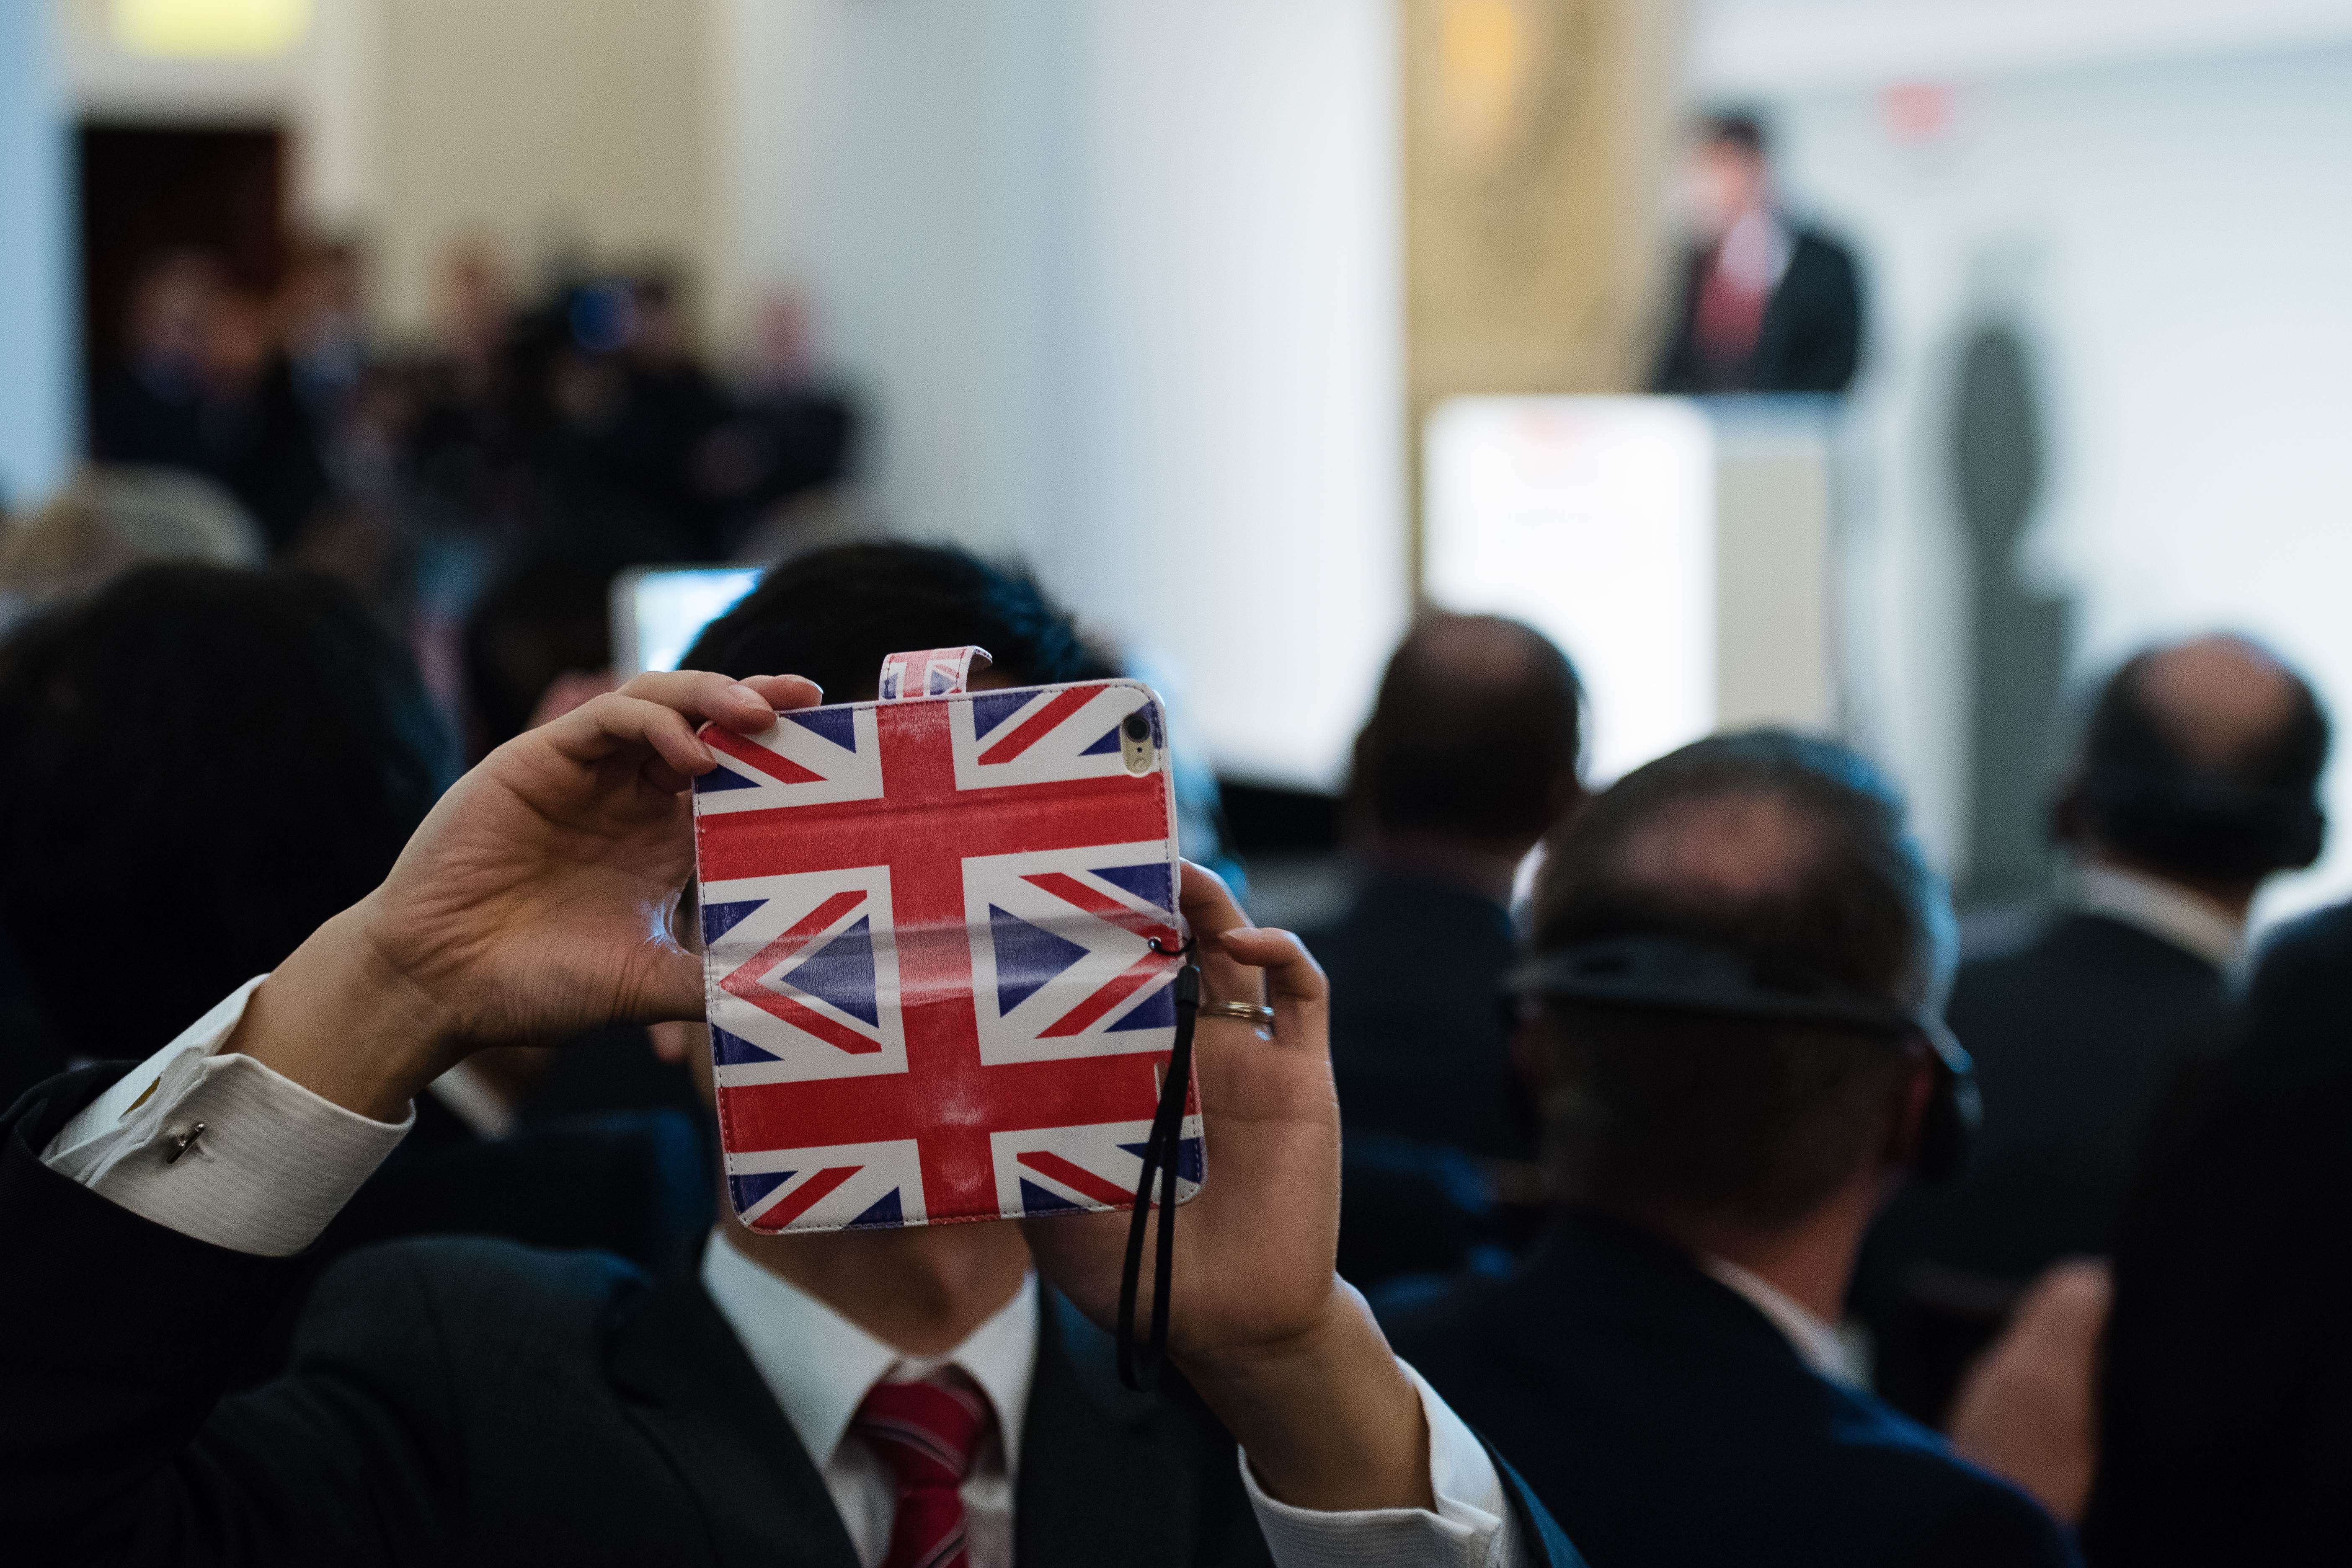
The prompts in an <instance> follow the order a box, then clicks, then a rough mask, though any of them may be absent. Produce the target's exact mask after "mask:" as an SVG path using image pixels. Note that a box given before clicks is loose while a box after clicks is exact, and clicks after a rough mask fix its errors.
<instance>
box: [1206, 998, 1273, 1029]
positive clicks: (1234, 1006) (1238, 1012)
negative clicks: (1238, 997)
mask: <svg viewBox="0 0 2352 1568" xmlns="http://www.w3.org/2000/svg"><path fill="white" fill-rule="evenodd" d="M1200 1016H1202V1017H1203V1018H1239V1019H1240V1020H1241V1021H1242V1022H1243V1023H1244V1024H1255V1025H1256V1026H1258V1027H1259V1028H1261V1029H1271V1028H1273V1027H1274V1009H1273V1008H1271V1007H1262V1006H1260V1005H1257V1004H1256V1003H1255V1002H1203V1003H1202V1004H1201V1013H1200Z"/></svg>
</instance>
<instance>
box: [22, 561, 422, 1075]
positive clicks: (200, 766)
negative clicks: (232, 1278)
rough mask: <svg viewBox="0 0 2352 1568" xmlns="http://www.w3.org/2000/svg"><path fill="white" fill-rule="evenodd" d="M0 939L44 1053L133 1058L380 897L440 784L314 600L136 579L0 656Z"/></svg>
mask: <svg viewBox="0 0 2352 1568" xmlns="http://www.w3.org/2000/svg"><path fill="white" fill-rule="evenodd" d="M0 755H5V757H6V758H7V759H8V765H7V766H6V767H5V769H0V921H5V924H6V927H7V930H8V934H9V936H10V938H11V939H12V940H13V941H14V942H15V943H16V948H17V951H18V952H19V953H21V954H22V956H23V958H24V960H25V969H26V973H27V976H28V978H29V979H30V981H31V983H32V985H33V987H34V989H35V991H36V992H37V994H38V996H39V999H40V1002H41V1005H42V1009H43V1011H44V1012H45V1013H46V1014H47V1016H48V1017H49V1020H50V1023H51V1026H52V1028H53V1029H54V1031H55V1032H56V1034H57V1035H58V1037H60V1039H61V1040H62V1041H63V1043H64V1044H65V1046H66V1047H67V1048H68V1049H70V1050H75V1051H79V1052H81V1053H83V1054H87V1055H93V1056H116V1057H120V1056H138V1055H141V1054H143V1053H145V1052H148V1051H152V1050H154V1049H155V1048H156V1047H160V1046H162V1045H163V1044H165V1043H166V1042H168V1041H169V1040H170V1039H171V1037H173V1035H174V1034H176V1033H177V1032H178V1031H179V1030H180V1029H181V1028H183V1027H184V1026H186V1025H187V1024H189V1023H190V1022H192V1021H193V1020H194V1019H195V1018H197V1017H198V1016H201V1015H202V1014H203V1013H204V1012H205V1010H206V1009H207V1008H209V1007H210V1006H211V1005H213V1004H214V1003H215V1002H217V1001H219V1000H220V999H221V998H222V997H223V996H225V995H226V994H228V993H229V992H230V991H232V990H234V989H235V988H236V986H237V985H238V984H241V983H243V982H244V981H246V980H248V979H250V978H252V977H253V976H254V975H256V974H258V973H262V972H263V971H265V970H268V969H271V968H274V967H275V966H276V965H277V964H278V963H279V962H280V961H281V960H283V959H284V958H285V957H286V955H287V954H288V953H289V952H292V951H293V950H294V949H295V947H296V946H298V945H299V943H300V942H301V941H302V940H303V938H305V937H307V936H308V935H310V932H311V931H312V930H313V929H314V928H316V927H317V926H318V925H319V924H320V922H321V921H325V920H326V919H327V918H328V917H329V916H331V915H332V914H334V913H336V912H337V911H338V910H342V909H344V908H345V907H347V906H349V905H351V904H352V903H354V902H356V901H357V900H359V899H361V898H362V897H363V896H365V895H366V894H367V892H368V891H369V890H370V889H373V887H374V886H375V885H376V883H378V882H379V881H381V880H382V879H383V875H384V873H385V872H386V871H388V870H389V869H391V868H392V862H393V860H394V857H396V856H397V855H398V854H399V853H400V848H401V846H402V845H404V843H406V842H407V840H408V836H409V835H410V834H411V833H412V832H413V831H415V827H416V825H417V824H418V823H419V822H421V821H422V820H423V819H424V816H425V812H426V811H428V810H430V809H431V807H432V805H433V802H434V800H435V799H436V797H437V796H438V795H439V794H440V791H441V788H442V786H443V785H444V784H446V782H447V780H448V777H449V776H450V773H451V772H452V771H453V762H454V759H453V756H452V753H451V748H450V746H449V744H448V741H447V738H446V734H445V733H444V732H443V730H442V727H441V724H440V721H439V718H438V716H437V714H436V712H435V711H434V709H433V706H432V704H431V702H430V700H428V699H427V698H426V696H425V688H424V684H423V682H422V681H421V680H420V679H418V676H417V673H416V668H415V664H414V663H413V662H412V661H411V660H410V658H409V657H408V655H407V653H406V651H405V650H404V649H403V648H402V647H401V646H400V645H399V644H398V643H397V642H396V641H394V639H393V638H392V637H390V636H389V635H388V634H386V633H385V632H384V631H383V629H382V628H381V627H379V626H377V625H376V624H375V622H374V621H373V618H371V617H370V616H369V615H368V613H367V611H366V610H365V608H364V607H362V605H361V604H360V603H359V601H358V600H357V599H356V598H354V597H353V596H352V594H351V593H350V592H349V591H348V590H347V589H344V588H342V587H341V586H340V585H339V584H334V583H331V582H329V581H327V580H326V579H323V578H315V577H303V576H298V575H293V574H284V573H275V572H272V573H262V572H245V571H236V570H232V569H226V568H222V567H214V566H185V565H173V566H150V567H143V568H141V569H139V570H137V571H134V572H131V573H130V574H127V575H125V576H123V577H122V578H121V579H119V580H118V581H117V582H115V583H114V584H112V585H111V586H110V587H108V588H106V589H105V590H104V591H103V592H101V593H100V594H99V595H97V596H96V597H95V598H93V599H90V600H89V601H87V602H85V603H82V604H79V605H74V606H72V607H69V608H64V609H59V610H56V611H52V612H50V613H49V614H47V615H46V616H42V617H40V618H38V619H37V620H34V621H31V622H28V623H26V625H25V626H22V627H20V628H18V630H17V631H16V633H15V634H14V635H13V636H12V637H10V638H9V640H8V642H7V644H6V645H5V647H0Z"/></svg>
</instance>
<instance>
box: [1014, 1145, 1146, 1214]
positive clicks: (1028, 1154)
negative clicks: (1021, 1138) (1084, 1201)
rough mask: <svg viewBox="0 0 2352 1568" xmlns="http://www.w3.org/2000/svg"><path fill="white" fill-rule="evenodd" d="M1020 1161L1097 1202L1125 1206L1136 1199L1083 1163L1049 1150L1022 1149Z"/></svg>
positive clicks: (1118, 1206)
mask: <svg viewBox="0 0 2352 1568" xmlns="http://www.w3.org/2000/svg"><path fill="white" fill-rule="evenodd" d="M1021 1163H1023V1164H1024V1165H1026V1166H1028V1167H1029V1168H1030V1169H1031V1170H1033V1171H1035V1172H1036V1173H1039V1174H1040V1175H1045V1176H1051V1177H1053V1178H1054V1180H1055V1181H1057V1182H1059V1183H1061V1184H1062V1185H1064V1186H1066V1187H1067V1188H1069V1189H1070V1190H1071V1191H1072V1192H1074V1193H1084V1194H1086V1195H1087V1196H1088V1197H1090V1198H1092V1199H1094V1201H1095V1202H1097V1203H1098V1204H1108V1205H1111V1206H1112V1207H1113V1208H1126V1207H1127V1206H1128V1205H1130V1204H1132V1203H1134V1202H1135V1194H1133V1193H1124V1192H1121V1191H1119V1190H1118V1188H1117V1187H1115V1186H1113V1185H1111V1184H1109V1183H1108V1182H1106V1181H1104V1180H1103V1179H1102V1178H1101V1177H1100V1176H1097V1175H1096V1174H1095V1173H1093V1172H1092V1171H1089V1170H1087V1168H1086V1167H1085V1166H1084V1165H1076V1164H1073V1163H1070V1162H1069V1161H1067V1160H1065V1159H1063V1158H1062V1157H1061V1156H1060V1155H1059V1154H1056V1153H1055V1152H1053V1151H1052V1150H1050V1149H1029V1150H1024V1152H1022V1155H1021Z"/></svg>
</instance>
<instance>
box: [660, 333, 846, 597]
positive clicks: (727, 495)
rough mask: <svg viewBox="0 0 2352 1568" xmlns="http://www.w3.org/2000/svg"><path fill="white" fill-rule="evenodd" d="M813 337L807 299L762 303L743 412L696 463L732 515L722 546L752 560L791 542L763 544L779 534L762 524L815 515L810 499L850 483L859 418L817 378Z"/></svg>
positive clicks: (741, 393) (740, 390)
mask: <svg viewBox="0 0 2352 1568" xmlns="http://www.w3.org/2000/svg"><path fill="white" fill-rule="evenodd" d="M809 336H810V334H809V321H808V306H807V303H806V302H805V301H804V300H802V299H801V298H800V297H799V296H798V295H796V294H790V293H778V294H776V295H774V296H772V297H771V298H770V299H768V300H765V301H763V302H762V303H761V307H760V311H759V319H758V322H757V324H756V326H755V328H754V330H753V333H752V348H753V357H752V360H751V365H750V366H749V368H748V370H747V371H746V373H745V374H744V375H743V378H742V380H741V381H740V384H738V386H737V388H736V398H737V403H738V412H737V413H736V414H735V415H734V416H733V417H731V418H730V420H729V421H728V422H727V423H726V424H725V425H724V426H721V427H720V428H719V430H718V431H716V432H714V433H713V435H712V436H711V437H710V438H709V440H707V441H706V442H705V443H704V444H703V446H702V447H700V448H699V449H698V451H697V453H696V454H695V464H696V468H697V471H698V476H699V479H700V481H701V483H702V485H703V488H704V489H705V490H706V491H707V492H708V493H709V494H710V495H712V496H714V497H717V498H719V500H721V501H722V503H723V504H724V505H725V506H726V508H727V510H728V518H727V521H726V522H725V523H724V525H723V526H724V529H725V537H724V539H723V541H722V542H723V543H724V544H725V545H726V547H727V548H728V549H729V550H730V551H732V552H744V551H746V550H747V549H748V550H749V551H750V552H751V558H760V557H761V555H763V554H765V553H767V552H770V551H772V549H773V547H774V545H775V544H777V543H782V542H783V541H770V540H766V539H763V538H760V537H757V535H761V534H765V533H767V532H769V531H770V530H769V529H767V528H765V527H763V526H762V524H763V523H765V522H767V521H769V520H770V519H771V518H772V517H773V516H774V515H775V514H776V513H777V511H778V510H779V509H790V510H794V511H804V510H807V509H806V501H807V500H808V498H811V497H814V496H815V495H817V494H820V493H821V492H823V491H824V490H826V489H829V488H831V487H833V486H835V485H838V484H839V483H840V482H841V481H842V479H845V478H846V477H847V475H848V473H849V467H850V462H851V460H852V458H853V457H854V455H855V447H856V437H857V419H856V409H855V407H854V406H853V405H852V404H851V403H850V401H849V399H848V397H847V396H846V395H845V394H844V393H843V392H841V390H840V389H839V388H837V387H835V386H833V385H831V384H828V383H827V382H826V381H825V380H824V378H823V377H822V376H821V375H820V374H818V371H817V369H816V365H815V359H814V353H812V351H811V348H810V343H809Z"/></svg>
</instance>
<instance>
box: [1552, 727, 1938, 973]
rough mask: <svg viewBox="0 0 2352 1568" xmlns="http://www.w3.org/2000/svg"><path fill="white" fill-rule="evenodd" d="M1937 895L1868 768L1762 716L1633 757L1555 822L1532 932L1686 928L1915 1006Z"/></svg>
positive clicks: (1756, 957)
mask: <svg viewBox="0 0 2352 1568" xmlns="http://www.w3.org/2000/svg"><path fill="white" fill-rule="evenodd" d="M1943 899H1944V895H1943V889H1942V884H1941V883H1940V882H1939V881H1938V880H1937V878H1936V877H1935V875H1934V874H1933V873H1932V872H1930V871H1929V870H1928V869H1927V863H1926V860H1925V859H1924V858H1923V857H1922V856H1921V855H1920V852H1919V849H1918V846H1917V845H1916V843H1915V842H1914V841H1913V840H1912V838H1911V837H1910V834H1909V832H1908V830H1907V828H1906V825H1905V820H1904V812H1903V804H1902V801H1901V799H1900V797H1899V796H1897V795H1895V791H1894V789H1893V787H1892V786H1890V785H1889V784H1887V783H1886V782H1885V779H1884V778H1882V777H1881V776H1880V774H1879V773H1878V772H1877V770H1876V769H1874V768H1873V767H1872V766H1871V765H1870V763H1867V762H1865V761H1864V759H1863V758H1861V757H1860V756H1858V755H1856V754H1855V753H1853V752H1849V751H1847V750H1845V749H1844V748H1843V747H1842V746H1835V745H1832V744H1830V743H1828V742H1822V741H1815V740H1811V739H1807V738H1805V737H1802V736H1799V735H1793V734H1789V733H1787V732H1785V731H1770V730H1759V731H1749V732H1747V733H1744V734H1736V735H1717V736H1713V737H1710V738H1709V739H1707V740H1705V741H1699V742H1694V743H1692V744H1690V745H1688V746H1685V747H1684V748H1682V749H1681V750H1680V751H1678V752H1670V753H1668V754H1667V755H1665V756H1664V757H1661V758H1659V759H1658V760H1657V761H1656V762H1654V763H1649V764H1647V765H1646V766H1643V767H1641V768H1637V769H1635V770H1634V771H1633V773H1628V774H1626V775H1625V776H1624V777H1623V778H1622V779H1620V780H1618V781H1617V783H1616V784H1612V785H1611V786H1610V788H1609V789H1608V790H1606V791H1605V792H1603V793H1602V794H1601V795H1598V796H1596V797H1594V799H1593V800H1592V802H1591V805H1587V806H1586V807H1585V808H1584V809H1583V810H1582V811H1581V812H1580V813H1579V814H1578V815H1577V816H1575V817H1574V818H1572V819H1571V820H1570V822H1569V823H1568V824H1567V825H1566V826H1563V827H1562V828H1561V829H1560V830H1559V832H1558V833H1556V834H1554V835H1553V837H1552V838H1551V841H1550V852H1549V855H1548V856H1547V857H1546V858H1545V862H1544V868H1543V872H1542V875H1541V876H1540V877H1539V878H1538V880H1537V885H1536V890H1535V901H1534V909H1533V911H1532V914H1533V920H1532V926H1533V930H1532V931H1531V934H1530V942H1531V945H1532V947H1533V949H1534V951H1535V952H1538V953H1544V952H1554V951H1556V950H1559V949H1560V948H1564V947H1568V946H1571V945H1574V944H1576V943H1579V942H1595V941H1601V940H1605V939H1608V938H1612V937H1620V936H1639V935H1665V936H1682V937H1687V938H1690V939H1693V940H1695V941H1698V942H1705V943H1706V944H1708V945H1710V946H1715V947H1721V948H1727V949H1729V950H1731V951H1733V952H1738V953H1739V954H1740V955H1741V956H1743V957H1745V958H1748V960H1749V961H1750V962H1751V963H1755V964H1757V965H1759V967H1761V968H1764V969H1767V970H1793V971H1796V972H1798V973H1805V974H1810V975H1812V976H1816V977H1818V978H1819V979H1822V980H1823V981H1829V982H1833V983H1835V984H1838V985H1841V986H1843V987H1844V988H1846V989H1848V990H1851V991H1854V992H1858V993H1860V994H1864V995H1866V996H1873V997H1880V998H1884V999H1885V1000H1886V1001H1889V1002H1893V1003H1898V1004H1900V1005H1905V1006H1911V1005H1916V1004H1918V1003H1920V1002H1923V1001H1926V1000H1927V999H1929V998H1930V997H1931V996H1932V995H1933V994H1935V993H1936V991H1937V986H1938V984H1939V983H1940V980H1941V975H1942V971H1943V969H1944V967H1945V965H1946V963H1947V962H1948V953H1947V952H1946V949H1947V947H1948V928H1949V922H1950V916H1949V912H1948V909H1947V908H1946V906H1945V904H1944V901H1943Z"/></svg>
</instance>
